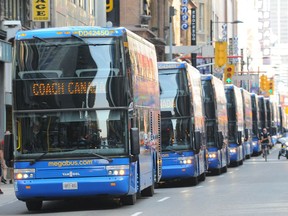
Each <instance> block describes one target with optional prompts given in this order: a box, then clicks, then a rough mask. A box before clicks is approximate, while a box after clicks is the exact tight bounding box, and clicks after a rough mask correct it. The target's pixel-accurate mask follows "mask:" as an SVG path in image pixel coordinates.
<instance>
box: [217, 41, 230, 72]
mask: <svg viewBox="0 0 288 216" xmlns="http://www.w3.org/2000/svg"><path fill="white" fill-rule="evenodd" d="M226 63H227V42H226V41H217V42H216V43H215V65H216V66H218V67H222V66H223V65H225V64H226Z"/></svg>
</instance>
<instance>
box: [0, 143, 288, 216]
mask: <svg viewBox="0 0 288 216" xmlns="http://www.w3.org/2000/svg"><path fill="white" fill-rule="evenodd" d="M279 148H280V146H279V145H276V146H275V147H274V148H273V149H272V151H271V153H270V155H269V157H268V162H265V161H264V159H263V158H262V156H258V157H252V158H251V159H249V160H246V161H244V164H243V165H242V166H239V167H232V168H229V169H228V172H227V173H225V174H222V175H220V176H207V177H206V180H205V181H204V182H201V183H200V184H198V185H197V186H194V187H193V186H191V187H187V186H179V185H178V186H175V185H174V186H173V187H172V186H169V185H164V186H161V187H160V188H158V189H156V190H155V195H154V196H153V197H150V198H149V197H148V198H140V199H138V200H137V202H136V204H135V205H133V206H121V205H119V203H118V202H117V201H112V200H101V201H99V200H96V199H90V200H80V201H79V200H77V201H50V202H48V201H47V202H44V205H43V209H42V211H39V212H35V213H33V215H44V214H45V215H69V216H71V215H77V216H78V215H96V214H97V215H105V216H106V215H107V216H109V215H111V216H112V215H113V216H114V215H116V214H117V215H118V216H122V215H123V216H124V215H129V216H136V215H148V216H150V215H151V216H152V215H157V216H164V215H165V216H166V215H177V216H186V215H187V216H188V215H217V216H218V215H223V216H224V215H227V216H228V215H229V216H231V215H239V216H240V215H241V216H242V215H251V216H252V215H253V216H257V215H261V216H266V215H267V216H268V215H269V216H270V215H272V214H275V215H277V216H281V215H287V212H288V206H287V200H288V191H287V185H288V184H287V178H288V166H287V164H288V160H287V159H286V158H284V157H281V158H280V160H278V159H277V155H278V150H279ZM1 188H2V190H3V191H4V195H1V196H0V208H1V211H0V215H25V214H31V212H28V211H27V209H26V206H25V203H24V202H21V201H18V200H17V199H16V197H15V195H14V191H13V187H12V185H9V184H7V185H3V184H1Z"/></svg>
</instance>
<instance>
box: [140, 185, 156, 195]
mask: <svg viewBox="0 0 288 216" xmlns="http://www.w3.org/2000/svg"><path fill="white" fill-rule="evenodd" d="M141 195H142V196H148V197H152V196H153V195H154V184H152V185H151V186H149V187H147V188H145V189H144V190H143V191H141Z"/></svg>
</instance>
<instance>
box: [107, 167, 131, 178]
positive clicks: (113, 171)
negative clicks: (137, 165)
mask: <svg viewBox="0 0 288 216" xmlns="http://www.w3.org/2000/svg"><path fill="white" fill-rule="evenodd" d="M106 170H107V173H108V175H114V176H116V175H117V176H118V175H120V176H123V175H128V171H129V165H119V166H107V167H106Z"/></svg>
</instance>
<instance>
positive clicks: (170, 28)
mask: <svg viewBox="0 0 288 216" xmlns="http://www.w3.org/2000/svg"><path fill="white" fill-rule="evenodd" d="M174 10H175V9H174V7H173V6H170V7H169V37H170V41H169V61H172V43H173V29H172V17H173V16H174V15H175V11H174Z"/></svg>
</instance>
